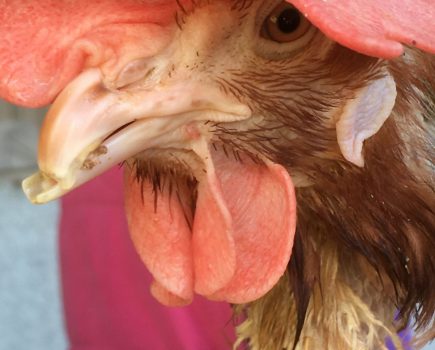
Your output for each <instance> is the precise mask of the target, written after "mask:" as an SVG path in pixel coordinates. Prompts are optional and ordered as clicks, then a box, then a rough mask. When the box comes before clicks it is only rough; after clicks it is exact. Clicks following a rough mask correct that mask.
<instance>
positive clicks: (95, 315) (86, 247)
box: [60, 169, 234, 350]
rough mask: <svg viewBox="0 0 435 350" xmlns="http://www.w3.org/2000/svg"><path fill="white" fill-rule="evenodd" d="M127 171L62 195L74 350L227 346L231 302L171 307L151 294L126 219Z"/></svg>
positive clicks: (67, 294)
mask: <svg viewBox="0 0 435 350" xmlns="http://www.w3.org/2000/svg"><path fill="white" fill-rule="evenodd" d="M121 174H122V171H121V170H119V169H115V170H113V171H111V172H109V173H108V174H106V175H104V176H102V177H100V178H98V179H96V180H95V181H93V182H91V183H89V184H87V185H85V186H83V187H82V188H80V189H78V190H76V191H74V192H73V193H71V194H70V195H68V196H67V197H65V198H64V199H63V202H62V210H63V212H62V218H61V227H60V254H61V268H62V287H63V296H64V305H65V314H66V325H67V330H68V335H69V337H70V342H71V347H70V349H71V350H85V349H86V350H106V349H107V350H111V349H113V350H115V349H116V350H119V349H128V350H135V349H140V350H144V349H152V350H160V349H161V350H165V349H171V350H172V349H189V350H190V349H192V350H195V349H210V350H213V349H216V350H221V349H222V350H223V349H230V348H231V344H232V342H233V341H234V333H233V326H232V321H231V310H230V307H229V306H228V305H227V304H225V303H216V302H210V301H207V300H205V299H202V298H200V297H197V298H195V301H194V303H193V304H192V305H190V306H189V307H185V308H179V309H171V308H167V307H164V306H162V305H160V304H158V303H157V302H156V301H155V300H154V299H153V298H152V297H151V295H150V292H149V286H150V282H151V276H150V275H149V273H148V272H147V270H146V269H145V267H144V266H143V264H142V263H141V261H140V259H139V257H138V255H137V253H136V252H135V250H134V248H133V245H132V243H131V241H130V237H129V235H128V231H127V226H126V222H125V214H124V205H123V195H122V179H121Z"/></svg>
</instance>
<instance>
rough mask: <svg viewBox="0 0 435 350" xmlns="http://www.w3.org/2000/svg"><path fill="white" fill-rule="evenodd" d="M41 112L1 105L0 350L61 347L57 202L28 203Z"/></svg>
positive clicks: (36, 349)
mask: <svg viewBox="0 0 435 350" xmlns="http://www.w3.org/2000/svg"><path fill="white" fill-rule="evenodd" d="M44 113H45V111H43V110H24V109H18V108H16V107H13V106H11V105H9V104H6V103H4V102H2V101H0V350H25V349H26V350H27V349H31V350H63V349H66V346H67V345H66V340H65V333H64V329H63V316H62V307H61V302H60V283H59V276H58V275H59V274H58V263H57V259H58V258H57V220H58V204H57V203H51V204H49V205H44V206H34V205H31V204H30V203H29V202H28V201H27V199H26V198H25V196H24V195H23V192H22V190H21V180H22V179H23V178H25V177H26V176H28V175H30V174H32V173H33V172H34V171H35V170H36V163H35V160H36V145H37V140H38V129H39V125H40V122H41V120H42V117H43V115H44Z"/></svg>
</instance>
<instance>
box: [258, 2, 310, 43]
mask: <svg viewBox="0 0 435 350" xmlns="http://www.w3.org/2000/svg"><path fill="white" fill-rule="evenodd" d="M310 26H311V24H310V22H309V21H308V20H307V19H306V18H305V17H304V16H303V15H302V14H301V13H300V12H299V11H298V10H297V9H296V8H295V7H294V6H292V5H291V4H289V3H287V2H285V1H283V2H282V3H281V4H280V5H278V6H276V7H275V8H274V9H273V10H272V12H271V13H270V15H269V16H267V18H266V19H265V21H264V23H263V27H262V29H261V35H262V36H263V37H264V38H265V39H269V40H272V41H275V42H278V43H289V42H292V41H296V40H298V39H299V38H301V37H302V36H304V35H305V34H306V33H307V31H308V30H309V29H310Z"/></svg>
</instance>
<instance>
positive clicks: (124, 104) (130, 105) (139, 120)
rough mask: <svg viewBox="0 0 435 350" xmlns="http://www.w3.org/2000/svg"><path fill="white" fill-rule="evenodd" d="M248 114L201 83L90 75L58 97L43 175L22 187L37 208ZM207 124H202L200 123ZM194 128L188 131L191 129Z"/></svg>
mask: <svg viewBox="0 0 435 350" xmlns="http://www.w3.org/2000/svg"><path fill="white" fill-rule="evenodd" d="M249 116H250V109H249V108H248V107H247V106H246V105H244V104H241V103H239V102H237V101H234V100H233V99H229V98H228V97H226V96H225V95H224V94H223V93H222V92H221V91H220V90H219V89H218V88H217V87H212V86H211V85H210V84H207V85H206V86H204V85H203V84H202V83H201V82H199V81H186V80H183V81H181V80H180V79H179V80H178V82H177V81H175V82H174V83H171V84H163V83H155V84H154V85H153V86H151V87H143V88H137V89H134V91H133V90H131V89H130V90H123V89H109V88H107V87H106V85H105V84H104V83H103V77H102V74H101V72H100V70H98V69H90V70H88V71H85V72H84V73H82V74H81V75H80V76H79V77H78V78H76V79H75V80H74V81H73V82H71V83H70V84H69V85H68V86H67V87H66V88H65V90H64V91H63V92H62V93H61V94H60V95H59V96H58V98H57V99H56V100H55V102H54V104H53V105H52V107H51V109H50V110H49V112H48V114H47V116H46V119H45V121H44V124H43V127H42V130H41V136H40V144H39V151H38V165H39V168H40V172H38V173H36V174H34V175H33V176H31V177H29V178H27V179H26V180H24V182H23V189H24V192H25V193H26V195H27V197H28V198H29V199H30V201H31V202H33V203H38V204H40V203H46V202H48V201H51V200H54V199H57V198H59V197H60V196H62V195H64V194H66V193H67V192H69V191H71V190H72V189H74V188H76V187H78V186H80V185H82V184H83V183H85V182H87V181H89V180H91V179H93V178H95V177H96V176H98V175H100V174H102V173H103V172H105V171H107V170H108V169H110V168H111V167H113V166H114V165H116V164H119V163H121V162H123V161H124V160H126V159H129V158H131V157H133V156H135V155H137V154H139V153H141V152H142V151H144V150H146V149H150V148H169V147H178V148H183V149H184V148H189V143H190V142H192V140H193V139H194V138H195V133H192V132H191V128H190V127H189V126H191V125H205V124H204V122H206V121H215V122H236V121H240V120H243V119H246V118H248V117H249ZM201 123H202V124H201ZM189 130H190V131H189Z"/></svg>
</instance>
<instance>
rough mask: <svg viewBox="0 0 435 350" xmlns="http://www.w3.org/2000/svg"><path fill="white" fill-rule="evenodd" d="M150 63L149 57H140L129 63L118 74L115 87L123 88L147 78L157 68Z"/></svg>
mask: <svg viewBox="0 0 435 350" xmlns="http://www.w3.org/2000/svg"><path fill="white" fill-rule="evenodd" d="M149 63H150V62H149V59H138V60H134V61H132V62H130V63H128V64H127V65H126V66H125V67H124V68H123V69H122V70H121V72H120V73H119V74H118V77H117V78H116V80H115V87H116V88H117V89H123V88H126V87H129V86H130V85H132V84H135V83H138V82H140V81H143V80H146V79H147V78H148V77H149V76H151V74H152V73H153V72H154V71H155V70H156V68H155V67H150V64H149Z"/></svg>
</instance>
